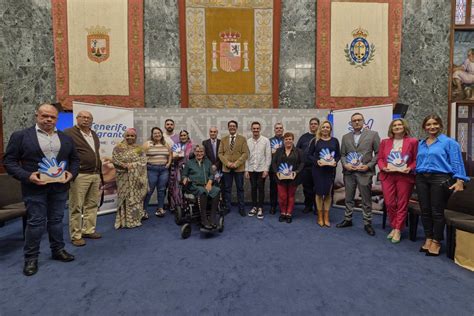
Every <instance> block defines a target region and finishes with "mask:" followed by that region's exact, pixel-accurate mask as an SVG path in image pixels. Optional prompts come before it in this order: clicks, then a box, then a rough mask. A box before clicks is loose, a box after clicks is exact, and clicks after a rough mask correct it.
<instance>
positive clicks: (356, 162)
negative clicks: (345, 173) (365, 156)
mask: <svg viewBox="0 0 474 316" xmlns="http://www.w3.org/2000/svg"><path fill="white" fill-rule="evenodd" d="M346 161H347V163H349V164H351V165H353V166H354V167H358V166H360V165H361V164H362V155H361V154H359V153H357V152H350V153H349V154H347V157H346Z"/></svg>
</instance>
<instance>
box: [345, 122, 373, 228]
mask: <svg viewBox="0 0 474 316" xmlns="http://www.w3.org/2000/svg"><path fill="white" fill-rule="evenodd" d="M351 126H352V129H353V131H352V132H349V133H347V134H346V135H344V136H343V137H342V141H341V161H342V166H343V174H344V185H345V190H346V199H345V203H346V211H345V218H344V220H343V221H342V222H341V223H339V224H337V226H336V227H338V228H343V227H350V226H352V212H353V210H354V204H355V203H354V197H355V193H356V189H357V188H358V189H359V192H360V195H361V198H362V212H363V216H364V229H365V231H366V232H367V234H369V235H370V236H374V235H375V231H374V229H373V227H372V192H371V191H372V190H371V189H372V177H373V176H374V174H375V165H376V164H377V153H378V151H379V144H380V137H379V134H378V133H377V132H374V131H371V130H369V129H364V128H363V127H364V116H363V115H362V114H361V113H354V114H352V116H351Z"/></svg>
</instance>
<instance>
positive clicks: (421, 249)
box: [420, 246, 428, 253]
mask: <svg viewBox="0 0 474 316" xmlns="http://www.w3.org/2000/svg"><path fill="white" fill-rule="evenodd" d="M420 252H424V253H428V249H425V248H423V246H421V247H420Z"/></svg>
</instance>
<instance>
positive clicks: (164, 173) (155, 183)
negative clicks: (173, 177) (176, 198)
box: [143, 164, 169, 211]
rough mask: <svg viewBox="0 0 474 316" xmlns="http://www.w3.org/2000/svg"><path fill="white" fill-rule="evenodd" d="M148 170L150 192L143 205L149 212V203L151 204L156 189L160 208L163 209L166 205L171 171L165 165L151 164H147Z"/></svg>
mask: <svg viewBox="0 0 474 316" xmlns="http://www.w3.org/2000/svg"><path fill="white" fill-rule="evenodd" d="M146 169H147V173H148V189H149V191H148V193H147V195H146V197H145V201H144V204H143V205H144V208H145V211H146V210H147V207H148V203H149V202H150V198H151V195H152V194H153V192H154V191H155V188H156V191H157V193H158V195H157V200H158V208H163V205H164V203H165V192H166V186H167V185H168V176H169V170H168V168H166V166H163V165H150V164H147V166H146Z"/></svg>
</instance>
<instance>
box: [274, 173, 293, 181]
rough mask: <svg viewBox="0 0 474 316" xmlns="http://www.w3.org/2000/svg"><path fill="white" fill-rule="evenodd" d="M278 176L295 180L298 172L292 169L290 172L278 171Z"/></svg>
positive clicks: (280, 178) (282, 178) (279, 178)
mask: <svg viewBox="0 0 474 316" xmlns="http://www.w3.org/2000/svg"><path fill="white" fill-rule="evenodd" d="M276 175H277V178H278V180H294V179H295V177H296V172H294V171H292V172H290V173H287V174H285V173H281V172H277V174H276Z"/></svg>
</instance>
